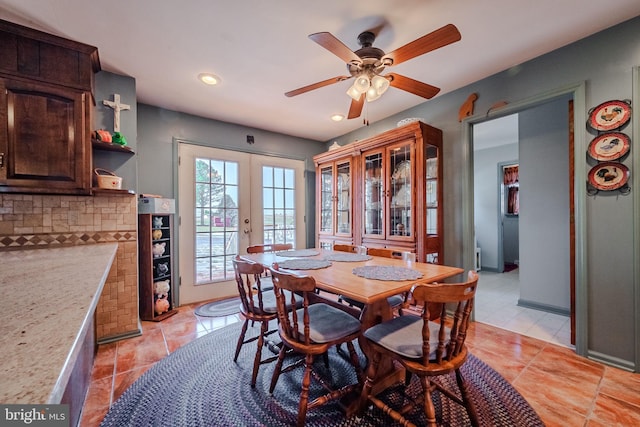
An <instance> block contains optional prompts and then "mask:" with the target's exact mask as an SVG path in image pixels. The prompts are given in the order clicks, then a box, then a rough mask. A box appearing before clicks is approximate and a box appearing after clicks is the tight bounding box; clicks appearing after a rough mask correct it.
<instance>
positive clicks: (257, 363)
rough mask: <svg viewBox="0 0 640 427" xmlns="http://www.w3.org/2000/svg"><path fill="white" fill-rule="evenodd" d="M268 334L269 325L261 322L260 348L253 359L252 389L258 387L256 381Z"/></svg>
mask: <svg viewBox="0 0 640 427" xmlns="http://www.w3.org/2000/svg"><path fill="white" fill-rule="evenodd" d="M266 333H267V323H266V322H260V335H259V336H258V348H257V349H256V355H255V357H254V359H253V373H252V374H251V388H255V387H256V379H257V378H258V369H260V362H261V361H262V346H263V345H264V335H265V334H266Z"/></svg>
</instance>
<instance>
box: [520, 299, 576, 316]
mask: <svg viewBox="0 0 640 427" xmlns="http://www.w3.org/2000/svg"><path fill="white" fill-rule="evenodd" d="M518 306H520V307H524V308H531V309H533V310H539V311H546V312H547V313H553V314H559V315H561V316H570V315H571V311H570V310H569V309H566V308H563V307H556V306H553V305H547V304H540V303H538V302H534V301H528V300H524V299H522V298H519V299H518Z"/></svg>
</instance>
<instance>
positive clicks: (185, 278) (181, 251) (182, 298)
mask: <svg viewBox="0 0 640 427" xmlns="http://www.w3.org/2000/svg"><path fill="white" fill-rule="evenodd" d="M174 142H175V144H174V155H175V156H176V158H177V159H178V162H177V163H178V164H179V165H178V166H177V167H176V168H175V170H176V173H175V175H174V188H175V189H176V190H177V191H176V192H175V193H176V194H177V196H178V197H176V199H177V203H176V205H177V212H178V215H177V225H176V229H178V230H179V231H178V234H177V236H178V257H177V259H176V261H175V262H176V264H177V265H178V269H177V272H178V275H179V276H178V277H179V280H178V283H179V284H180V288H179V289H180V290H179V292H178V294H179V296H178V301H179V302H178V303H177V304H178V305H181V304H189V303H193V302H198V301H206V300H215V299H224V298H228V297H231V296H234V295H237V287H236V284H235V281H234V280H228V281H223V282H220V281H218V282H213V283H207V284H198V285H195V283H194V282H195V279H194V277H195V271H194V266H193V259H194V257H195V253H194V249H195V246H194V243H193V238H192V236H190V234H192V233H193V230H194V224H193V222H194V217H193V208H189V209H187V207H188V206H193V205H194V194H193V185H192V184H191V183H189V182H188V181H185V182H181V180H180V175H181V174H189V175H190V176H193V159H194V158H195V156H202V157H208V158H220V159H225V160H228V161H236V162H238V163H239V165H240V176H239V177H238V178H239V182H238V184H239V186H240V188H250V189H251V191H258V189H259V194H258V196H255V195H254V196H251V191H249V192H246V191H245V192H243V191H240V194H239V195H238V196H239V200H238V246H239V247H238V253H240V254H242V253H246V248H247V246H249V245H253V244H259V243H262V239H263V235H262V232H261V231H262V228H263V224H262V222H263V221H262V213H263V209H262V166H264V165H267V166H275V167H287V168H291V169H294V170H295V174H296V181H295V182H296V196H295V202H296V206H295V209H296V242H295V245H296V247H305V241H306V229H305V205H306V200H305V197H306V194H305V185H304V179H303V177H304V170H305V168H304V161H301V160H293V159H283V158H279V157H275V156H265V155H259V154H253V153H247V152H241V151H234V150H226V149H221V148H215V147H210V146H205V145H201V144H195V143H191V142H187V141H182V140H175V141H174ZM196 153H197V154H196ZM247 171H249V172H251V171H255V172H256V173H247ZM185 186H187V187H185ZM181 187H184V188H181ZM246 220H249V222H248V223H245V221H246ZM254 230H255V231H254ZM181 234H182V236H181ZM189 242H191V244H189Z"/></svg>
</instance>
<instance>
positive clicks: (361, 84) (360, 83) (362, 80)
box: [353, 75, 371, 93]
mask: <svg viewBox="0 0 640 427" xmlns="http://www.w3.org/2000/svg"><path fill="white" fill-rule="evenodd" d="M370 85H371V81H369V77H367V76H365V75H361V76H358V77H357V78H356V81H355V82H354V83H353V87H354V88H355V89H356V90H357V91H358V92H360V93H364V92H366V91H367V89H369V86H370Z"/></svg>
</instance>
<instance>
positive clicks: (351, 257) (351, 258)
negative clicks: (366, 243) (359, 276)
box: [324, 252, 372, 262]
mask: <svg viewBox="0 0 640 427" xmlns="http://www.w3.org/2000/svg"><path fill="white" fill-rule="evenodd" d="M371 258H372V256H371V255H366V254H353V253H350V252H333V253H330V254H328V255H326V256H325V257H324V259H326V260H327V261H338V262H358V261H369V260H370V259H371Z"/></svg>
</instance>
